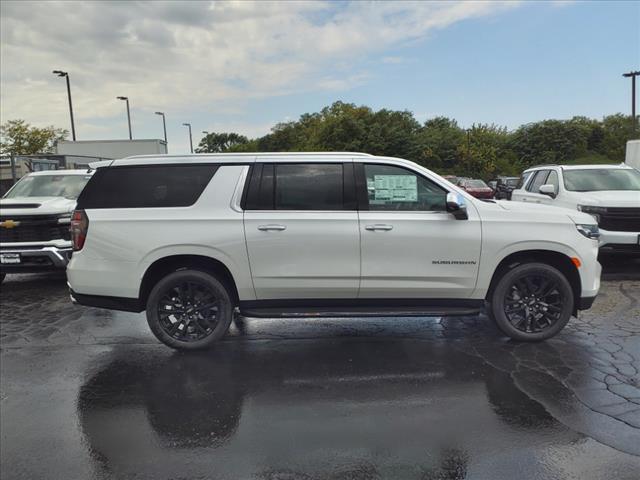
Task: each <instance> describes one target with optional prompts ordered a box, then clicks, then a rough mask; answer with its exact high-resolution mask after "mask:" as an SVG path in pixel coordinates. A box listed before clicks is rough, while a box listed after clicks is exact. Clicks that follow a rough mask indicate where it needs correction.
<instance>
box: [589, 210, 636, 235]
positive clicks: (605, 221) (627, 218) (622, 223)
mask: <svg viewBox="0 0 640 480" xmlns="http://www.w3.org/2000/svg"><path fill="white" fill-rule="evenodd" d="M598 226H599V227H600V228H601V229H603V230H609V231H611V232H640V208H622V207H619V208H607V213H601V214H600V222H598Z"/></svg>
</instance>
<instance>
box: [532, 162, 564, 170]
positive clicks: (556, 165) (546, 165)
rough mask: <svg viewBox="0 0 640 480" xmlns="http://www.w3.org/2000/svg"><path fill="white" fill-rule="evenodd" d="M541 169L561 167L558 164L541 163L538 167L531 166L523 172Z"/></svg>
mask: <svg viewBox="0 0 640 480" xmlns="http://www.w3.org/2000/svg"><path fill="white" fill-rule="evenodd" d="M542 167H562V165H560V164H559V163H541V164H540V165H531V166H530V167H527V168H525V170H531V169H532V168H542Z"/></svg>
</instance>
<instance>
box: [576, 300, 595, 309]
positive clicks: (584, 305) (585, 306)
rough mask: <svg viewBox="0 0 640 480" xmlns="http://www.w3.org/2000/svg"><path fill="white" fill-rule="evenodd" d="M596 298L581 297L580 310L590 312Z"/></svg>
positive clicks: (579, 301)
mask: <svg viewBox="0 0 640 480" xmlns="http://www.w3.org/2000/svg"><path fill="white" fill-rule="evenodd" d="M595 299H596V297H581V298H580V299H579V300H578V310H589V309H590V308H591V305H593V302H594V301H595Z"/></svg>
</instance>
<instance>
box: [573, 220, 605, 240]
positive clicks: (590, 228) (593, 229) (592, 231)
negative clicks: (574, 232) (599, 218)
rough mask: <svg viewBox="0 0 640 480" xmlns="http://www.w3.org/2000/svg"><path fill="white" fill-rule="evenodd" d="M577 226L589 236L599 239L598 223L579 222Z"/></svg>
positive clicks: (583, 233) (582, 232)
mask: <svg viewBox="0 0 640 480" xmlns="http://www.w3.org/2000/svg"><path fill="white" fill-rule="evenodd" d="M576 228H577V229H578V231H579V232H580V233H581V234H582V235H584V236H585V237H587V238H592V239H594V240H597V239H598V238H599V237H600V230H599V229H598V225H587V224H585V223H577V224H576Z"/></svg>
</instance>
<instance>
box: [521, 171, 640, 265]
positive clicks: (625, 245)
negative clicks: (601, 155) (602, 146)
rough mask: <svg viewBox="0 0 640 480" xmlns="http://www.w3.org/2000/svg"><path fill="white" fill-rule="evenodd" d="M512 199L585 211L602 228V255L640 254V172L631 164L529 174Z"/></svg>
mask: <svg viewBox="0 0 640 480" xmlns="http://www.w3.org/2000/svg"><path fill="white" fill-rule="evenodd" d="M511 200H514V201H520V202H527V203H542V204H545V205H555V206H558V207H564V208H570V209H574V210H580V211H582V212H585V213H588V214H590V215H592V216H593V217H594V218H595V220H596V221H597V222H598V225H599V227H600V251H601V252H602V253H619V254H629V255H635V256H637V255H640V171H638V170H635V169H633V168H631V167H629V166H627V165H570V166H567V165H542V166H539V167H533V168H530V169H528V170H525V171H524V172H523V174H522V178H521V180H520V184H519V186H518V188H517V189H516V190H514V191H513V193H512V194H511Z"/></svg>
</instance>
